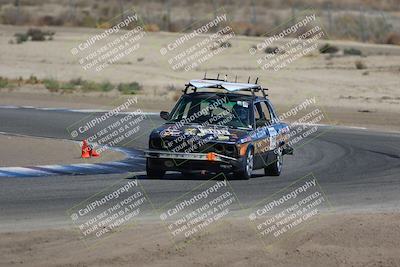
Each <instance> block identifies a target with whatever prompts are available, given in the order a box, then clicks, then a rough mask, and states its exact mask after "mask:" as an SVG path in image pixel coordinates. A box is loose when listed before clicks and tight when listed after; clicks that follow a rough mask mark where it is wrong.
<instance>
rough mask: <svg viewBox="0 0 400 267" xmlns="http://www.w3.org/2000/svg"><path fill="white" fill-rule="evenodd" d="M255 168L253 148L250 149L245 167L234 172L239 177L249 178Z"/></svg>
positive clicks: (245, 160)
mask: <svg viewBox="0 0 400 267" xmlns="http://www.w3.org/2000/svg"><path fill="white" fill-rule="evenodd" d="M253 168H254V154H253V150H252V149H248V150H247V153H246V157H245V159H244V166H243V169H241V170H240V171H236V172H234V176H235V178H237V179H244V180H249V179H250V177H251V174H252V172H253Z"/></svg>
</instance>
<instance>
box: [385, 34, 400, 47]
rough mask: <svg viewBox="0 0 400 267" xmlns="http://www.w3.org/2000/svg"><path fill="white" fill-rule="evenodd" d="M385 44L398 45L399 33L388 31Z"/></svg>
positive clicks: (399, 40)
mask: <svg viewBox="0 0 400 267" xmlns="http://www.w3.org/2000/svg"><path fill="white" fill-rule="evenodd" d="M385 44H391V45H400V33H396V32H391V33H389V34H388V35H387V37H386V40H385Z"/></svg>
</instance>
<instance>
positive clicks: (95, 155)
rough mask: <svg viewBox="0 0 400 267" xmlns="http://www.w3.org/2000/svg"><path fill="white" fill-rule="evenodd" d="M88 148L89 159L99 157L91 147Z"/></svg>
mask: <svg viewBox="0 0 400 267" xmlns="http://www.w3.org/2000/svg"><path fill="white" fill-rule="evenodd" d="M89 148H90V151H89V153H90V156H91V157H95V158H97V157H100V154H99V153H97V151H96V150H94V149H93V147H91V146H90V147H89Z"/></svg>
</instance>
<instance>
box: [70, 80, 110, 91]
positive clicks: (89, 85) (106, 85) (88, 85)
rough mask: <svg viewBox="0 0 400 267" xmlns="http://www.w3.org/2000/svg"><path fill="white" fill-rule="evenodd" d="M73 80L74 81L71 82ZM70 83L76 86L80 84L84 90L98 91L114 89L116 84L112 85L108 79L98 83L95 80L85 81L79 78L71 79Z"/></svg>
mask: <svg viewBox="0 0 400 267" xmlns="http://www.w3.org/2000/svg"><path fill="white" fill-rule="evenodd" d="M71 81H72V82H71ZM71 81H70V83H71V84H73V85H74V86H80V88H81V89H82V90H83V91H87V92H89V91H96V92H108V91H111V90H112V89H114V85H112V84H111V83H110V82H108V81H104V82H101V83H97V82H94V81H84V80H81V79H80V78H79V80H71Z"/></svg>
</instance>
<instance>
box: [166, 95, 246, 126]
mask: <svg viewBox="0 0 400 267" xmlns="http://www.w3.org/2000/svg"><path fill="white" fill-rule="evenodd" d="M250 110H251V103H250V102H249V101H246V100H243V99H240V98H238V97H229V96H228V95H211V96H210V95H203V96H201V95H197V96H189V95H187V96H184V97H182V98H181V99H180V101H179V102H178V103H177V104H176V106H175V108H174V109H173V113H172V114H171V116H170V120H169V121H170V122H181V123H183V124H189V123H198V124H202V125H204V126H206V125H210V124H211V125H220V126H227V127H233V128H246V129H247V128H251V127H252V126H251V123H250V121H251V120H250Z"/></svg>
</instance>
